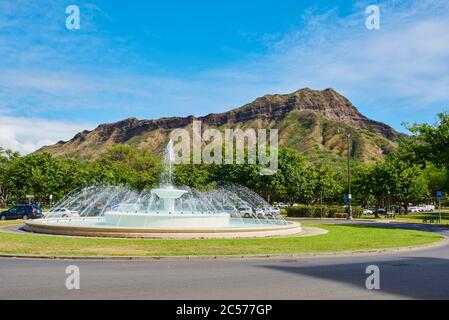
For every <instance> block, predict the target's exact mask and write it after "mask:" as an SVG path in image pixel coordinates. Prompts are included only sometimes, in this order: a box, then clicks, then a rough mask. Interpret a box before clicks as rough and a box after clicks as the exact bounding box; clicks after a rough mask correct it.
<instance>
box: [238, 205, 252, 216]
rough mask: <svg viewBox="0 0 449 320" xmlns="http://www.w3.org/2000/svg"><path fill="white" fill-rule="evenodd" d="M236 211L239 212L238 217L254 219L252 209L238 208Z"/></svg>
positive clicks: (247, 207) (246, 207)
mask: <svg viewBox="0 0 449 320" xmlns="http://www.w3.org/2000/svg"><path fill="white" fill-rule="evenodd" d="M238 211H239V213H240V215H242V216H243V217H244V218H252V217H254V212H253V209H252V208H251V207H249V206H240V207H239V208H238Z"/></svg>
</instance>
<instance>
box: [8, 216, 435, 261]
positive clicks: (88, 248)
mask: <svg viewBox="0 0 449 320" xmlns="http://www.w3.org/2000/svg"><path fill="white" fill-rule="evenodd" d="M313 226H316V227H319V228H323V229H326V230H328V231H329V233H327V234H324V235H319V236H314V237H288V238H265V239H207V240H128V239H102V238H66V237H52V236H34V235H20V234H11V233H4V232H3V233H2V232H0V254H20V255H49V256H92V257H95V256H181V255H188V256H200V255H242V254H294V253H312V252H333V251H346V250H362V249H381V248H393V247H404V246H416V245H423V244H429V243H432V242H436V241H439V240H441V239H442V236H440V235H437V234H433V233H428V232H422V231H415V230H400V229H387V228H379V227H368V226H354V225H351V226H349V225H320V224H316V225H313Z"/></svg>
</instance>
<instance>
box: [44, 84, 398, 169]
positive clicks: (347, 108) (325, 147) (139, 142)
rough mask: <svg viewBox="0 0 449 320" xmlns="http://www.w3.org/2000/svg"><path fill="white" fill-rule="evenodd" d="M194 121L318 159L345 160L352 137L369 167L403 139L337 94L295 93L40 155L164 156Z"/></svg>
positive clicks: (108, 131) (81, 139)
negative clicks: (260, 134) (272, 133)
mask: <svg viewBox="0 0 449 320" xmlns="http://www.w3.org/2000/svg"><path fill="white" fill-rule="evenodd" d="M193 120H200V121H202V126H203V130H204V129H205V128H207V127H215V128H218V129H222V130H223V129H225V128H241V129H247V128H254V129H259V128H275V129H278V130H279V144H280V145H281V146H287V147H290V148H294V149H297V150H299V151H300V152H301V153H303V154H304V155H305V156H306V157H309V158H312V159H322V158H325V159H331V160H342V159H344V157H345V156H346V155H347V150H348V148H347V140H346V138H345V135H344V134H343V132H346V133H350V134H351V142H352V155H353V157H354V158H355V159H357V160H360V161H363V162H372V161H375V160H377V159H380V158H382V157H383V156H384V155H385V154H388V153H389V152H391V151H392V150H394V149H395V148H396V146H397V139H398V137H399V136H400V134H399V133H398V132H396V131H395V130H394V129H393V128H391V127H390V126H388V125H386V124H384V123H382V122H378V121H374V120H371V119H369V118H367V117H365V116H364V115H363V114H361V113H360V112H359V111H358V110H357V108H356V107H354V106H353V104H352V103H351V102H350V101H349V100H348V99H347V98H345V97H343V96H342V95H340V94H339V93H338V92H336V91H335V90H333V89H330V88H329V89H326V90H323V91H318V90H311V89H309V88H305V89H300V90H298V91H295V92H293V93H291V94H275V95H266V96H263V97H261V98H258V99H256V100H255V101H253V102H251V103H248V104H246V105H244V106H243V107H240V108H237V109H233V110H230V111H228V112H224V113H213V114H209V115H206V116H203V117H194V116H188V117H170V118H161V119H158V120H138V119H135V118H129V119H126V120H123V121H119V122H116V123H111V124H102V125H100V126H98V127H97V128H96V129H95V130H92V131H83V132H80V133H78V134H77V135H76V136H75V137H73V138H72V139H71V140H69V141H60V142H58V143H57V144H55V145H52V146H47V147H43V148H42V149H40V150H38V152H42V151H46V152H49V153H51V154H54V155H57V156H65V157H70V158H79V159H95V158H97V157H99V156H100V155H101V154H102V153H104V152H105V151H106V150H107V149H108V148H109V147H111V146H112V145H115V144H126V145H131V146H135V147H138V148H149V149H150V150H152V151H154V152H160V151H161V150H162V148H163V146H164V145H165V144H166V143H167V141H168V136H169V134H170V132H171V130H173V129H176V128H189V127H190V126H191V124H192V121H193Z"/></svg>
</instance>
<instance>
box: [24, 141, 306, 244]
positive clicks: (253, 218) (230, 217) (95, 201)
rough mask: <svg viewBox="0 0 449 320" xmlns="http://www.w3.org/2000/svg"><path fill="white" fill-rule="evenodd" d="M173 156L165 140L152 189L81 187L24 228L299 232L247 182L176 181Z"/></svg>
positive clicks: (143, 233) (170, 234)
mask: <svg viewBox="0 0 449 320" xmlns="http://www.w3.org/2000/svg"><path fill="white" fill-rule="evenodd" d="M173 159H174V154H173V142H172V141H170V142H169V144H168V145H167V148H166V153H165V161H164V162H165V169H164V171H163V176H162V178H161V185H160V187H159V188H157V189H152V190H148V191H146V190H144V191H143V192H140V193H137V192H135V191H132V190H130V189H129V188H124V187H118V186H92V187H89V188H85V189H83V190H81V191H79V192H75V193H73V194H71V195H68V196H67V197H66V198H65V199H63V200H62V201H60V202H59V203H58V204H56V205H55V206H54V208H52V210H50V211H49V212H48V214H46V216H45V219H41V220H34V221H31V220H29V221H26V222H25V230H27V231H31V232H38V233H46V234H60V235H74V236H106V237H141V238H143V237H145V238H208V237H219V238H226V237H233V238H236V237H266V236H278V235H288V234H297V233H300V232H301V226H300V224H298V223H292V222H286V221H285V220H284V219H283V218H282V217H281V216H280V215H279V214H276V213H274V212H275V211H273V210H272V208H271V206H270V205H269V204H268V203H267V202H266V201H265V200H263V199H262V198H261V197H260V196H258V195H257V194H255V193H254V192H252V191H251V190H249V189H247V188H244V187H241V186H236V185H231V186H222V187H221V188H220V189H217V190H214V191H211V192H206V193H201V192H199V191H196V190H192V189H189V188H187V187H183V188H179V187H175V186H174V184H173V178H172V176H173V163H174V161H173ZM61 208H66V209H69V210H72V211H76V212H77V213H78V215H79V217H61V216H60V215H58V212H60V211H59V210H58V209H61ZM239 208H240V209H239ZM242 208H244V209H245V210H241V209H242ZM256 209H257V210H256ZM248 211H249V212H251V213H250V214H248Z"/></svg>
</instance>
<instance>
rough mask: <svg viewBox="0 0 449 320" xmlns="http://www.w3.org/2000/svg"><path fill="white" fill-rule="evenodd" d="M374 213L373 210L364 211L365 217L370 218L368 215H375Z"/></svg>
mask: <svg viewBox="0 0 449 320" xmlns="http://www.w3.org/2000/svg"><path fill="white" fill-rule="evenodd" d="M373 213H374V212H373V210H371V209H364V210H363V214H364V215H365V216H368V215H371V214H373Z"/></svg>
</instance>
